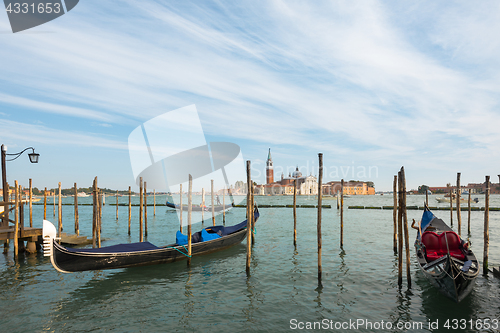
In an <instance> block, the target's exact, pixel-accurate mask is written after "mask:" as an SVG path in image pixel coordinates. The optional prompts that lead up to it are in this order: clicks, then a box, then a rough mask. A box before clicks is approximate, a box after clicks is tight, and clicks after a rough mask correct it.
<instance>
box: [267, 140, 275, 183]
mask: <svg viewBox="0 0 500 333" xmlns="http://www.w3.org/2000/svg"><path fill="white" fill-rule="evenodd" d="M266 183H267V184H271V183H274V170H273V160H272V159H271V148H269V153H268V154H267V162H266Z"/></svg>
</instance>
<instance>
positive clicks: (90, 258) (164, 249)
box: [43, 208, 259, 273]
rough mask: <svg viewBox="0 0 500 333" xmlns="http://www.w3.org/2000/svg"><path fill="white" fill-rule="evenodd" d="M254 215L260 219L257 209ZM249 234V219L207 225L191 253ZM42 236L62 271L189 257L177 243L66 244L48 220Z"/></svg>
mask: <svg viewBox="0 0 500 333" xmlns="http://www.w3.org/2000/svg"><path fill="white" fill-rule="evenodd" d="M254 216H255V221H257V219H258V218H259V211H258V209H257V208H255V212H254ZM246 235H247V220H245V221H243V222H241V223H239V224H236V225H234V226H231V227H225V226H214V227H207V228H205V229H203V230H201V231H199V232H196V233H194V234H193V235H192V245H191V256H192V257H193V256H197V255H201V254H207V253H211V252H215V251H219V250H222V249H226V248H228V247H231V246H233V245H235V244H239V243H241V242H242V241H243V240H244V239H245V237H246ZM204 237H205V239H209V240H205V239H204ZM214 237H216V238H214ZM43 238H44V254H45V256H50V260H51V263H52V265H53V266H54V268H55V269H56V270H58V271H60V272H63V273H71V272H77V271H88V270H99V269H113V268H126V267H133V266H143V265H155V264H164V263H170V262H174V261H178V260H182V259H186V258H187V256H188V251H187V246H184V245H179V244H177V243H175V244H170V245H166V246H161V247H158V246H155V245H153V244H151V243H150V242H138V243H129V244H118V245H112V246H107V247H101V248H96V249H74V248H68V247H64V246H62V245H60V244H58V243H57V241H56V228H55V227H54V225H53V224H52V223H51V222H49V221H46V220H44V221H43ZM210 238H214V239H210Z"/></svg>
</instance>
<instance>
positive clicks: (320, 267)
mask: <svg viewBox="0 0 500 333" xmlns="http://www.w3.org/2000/svg"><path fill="white" fill-rule="evenodd" d="M318 160H319V174H318V225H317V234H318V284H319V285H321V284H322V283H321V278H322V275H323V265H322V262H321V252H322V247H323V241H322V239H321V210H322V207H321V206H322V199H323V191H322V188H321V184H322V182H323V153H319V154H318Z"/></svg>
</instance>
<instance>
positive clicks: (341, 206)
mask: <svg viewBox="0 0 500 333" xmlns="http://www.w3.org/2000/svg"><path fill="white" fill-rule="evenodd" d="M340 248H341V249H343V248H344V179H341V180H340Z"/></svg>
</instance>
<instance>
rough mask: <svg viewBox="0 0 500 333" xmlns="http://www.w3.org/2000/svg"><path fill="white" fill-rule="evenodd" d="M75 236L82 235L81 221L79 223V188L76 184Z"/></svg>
mask: <svg viewBox="0 0 500 333" xmlns="http://www.w3.org/2000/svg"><path fill="white" fill-rule="evenodd" d="M74 199H75V204H74V206H75V234H76V235H77V236H79V235H80V221H79V217H78V187H77V186H76V183H75V198H74Z"/></svg>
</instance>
